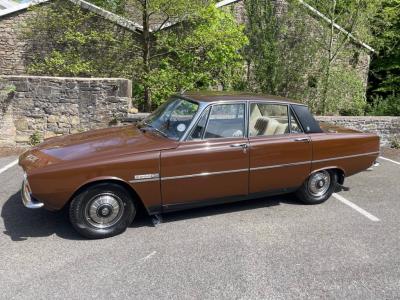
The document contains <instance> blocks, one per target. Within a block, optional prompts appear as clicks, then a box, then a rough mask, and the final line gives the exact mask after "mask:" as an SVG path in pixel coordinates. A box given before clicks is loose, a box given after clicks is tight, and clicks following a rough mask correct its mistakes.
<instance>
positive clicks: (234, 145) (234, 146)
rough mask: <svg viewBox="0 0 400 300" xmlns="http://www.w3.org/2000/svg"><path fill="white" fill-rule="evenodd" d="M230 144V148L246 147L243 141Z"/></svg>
mask: <svg viewBox="0 0 400 300" xmlns="http://www.w3.org/2000/svg"><path fill="white" fill-rule="evenodd" d="M230 146H231V147H232V148H243V149H246V148H247V147H248V145H247V144H246V143H244V144H232V145H230Z"/></svg>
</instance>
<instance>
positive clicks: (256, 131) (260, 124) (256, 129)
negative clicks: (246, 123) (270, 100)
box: [251, 117, 270, 136]
mask: <svg viewBox="0 0 400 300" xmlns="http://www.w3.org/2000/svg"><path fill="white" fill-rule="evenodd" d="M269 121H270V118H267V117H259V118H258V119H257V120H256V122H255V124H254V126H253V128H252V129H253V131H252V134H251V136H257V135H264V133H265V131H266V130H267V128H268V124H269Z"/></svg>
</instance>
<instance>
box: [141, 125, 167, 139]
mask: <svg viewBox="0 0 400 300" xmlns="http://www.w3.org/2000/svg"><path fill="white" fill-rule="evenodd" d="M143 125H145V126H146V127H147V128H150V129H152V130H154V131H156V132H158V133H159V134H161V135H162V136H163V137H166V138H167V137H168V135H167V134H166V133H165V132H162V131H161V130H160V129H158V128H156V127H154V126H151V125H150V124H148V123H143ZM142 129H144V128H142Z"/></svg>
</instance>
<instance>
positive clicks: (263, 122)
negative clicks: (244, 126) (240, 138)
mask: <svg viewBox="0 0 400 300" xmlns="http://www.w3.org/2000/svg"><path fill="white" fill-rule="evenodd" d="M249 109H250V113H249V116H250V117H249V120H250V121H249V145H250V148H249V152H250V178H249V193H251V194H257V193H264V192H281V191H289V190H292V189H296V188H298V187H300V186H301V184H302V183H303V182H304V180H305V179H306V178H307V176H308V175H309V173H310V170H311V159H312V145H311V142H310V138H309V137H308V136H307V135H306V134H304V131H303V130H302V128H301V126H300V123H299V122H298V120H297V119H296V116H295V114H294V113H293V111H292V110H291V108H290V105H287V104H282V103H268V102H252V103H250V105H249Z"/></svg>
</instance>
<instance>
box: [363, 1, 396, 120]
mask: <svg viewBox="0 0 400 300" xmlns="http://www.w3.org/2000/svg"><path fill="white" fill-rule="evenodd" d="M373 33H374V37H375V38H374V40H373V45H374V47H375V48H376V49H377V50H378V53H377V55H375V56H373V58H372V62H371V72H370V78H369V90H368V93H369V100H370V101H371V102H372V105H373V107H374V110H375V113H377V114H389V115H393V114H394V115H400V0H384V1H381V2H380V6H379V9H378V11H377V13H376V15H375V18H374V20H373Z"/></svg>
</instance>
